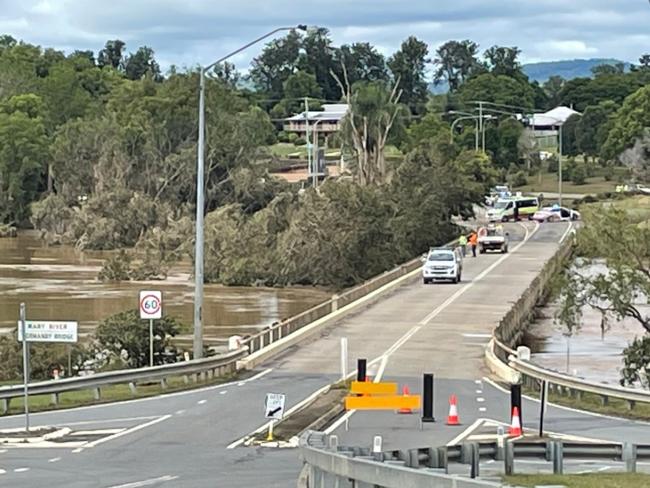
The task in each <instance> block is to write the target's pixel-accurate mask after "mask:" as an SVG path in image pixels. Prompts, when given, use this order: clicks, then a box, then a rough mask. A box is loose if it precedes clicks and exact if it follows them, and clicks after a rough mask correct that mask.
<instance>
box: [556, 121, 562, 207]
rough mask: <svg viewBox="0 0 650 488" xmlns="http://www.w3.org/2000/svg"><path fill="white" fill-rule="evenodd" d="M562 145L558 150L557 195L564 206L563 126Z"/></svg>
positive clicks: (560, 132) (560, 203)
mask: <svg viewBox="0 0 650 488" xmlns="http://www.w3.org/2000/svg"><path fill="white" fill-rule="evenodd" d="M559 134H560V144H559V146H560V147H559V149H558V164H557V171H558V177H557V193H558V198H557V201H558V203H559V205H560V207H561V206H562V124H560V130H559Z"/></svg>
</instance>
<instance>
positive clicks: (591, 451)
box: [337, 439, 650, 477]
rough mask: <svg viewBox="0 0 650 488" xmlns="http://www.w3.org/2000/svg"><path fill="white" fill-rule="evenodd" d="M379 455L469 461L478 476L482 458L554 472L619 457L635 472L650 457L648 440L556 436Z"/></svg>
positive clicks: (437, 463) (509, 469) (434, 462)
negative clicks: (535, 464) (544, 464)
mask: <svg viewBox="0 0 650 488" xmlns="http://www.w3.org/2000/svg"><path fill="white" fill-rule="evenodd" d="M337 449H339V450H340V451H344V452H346V451H354V450H353V449H351V448H349V447H345V446H338V447H337ZM357 452H359V451H357ZM379 457H380V458H381V459H382V460H383V461H384V462H396V461H399V462H403V463H404V466H407V467H410V468H415V469H438V470H440V471H441V472H444V473H447V472H448V469H449V464H450V463H459V464H468V465H470V472H469V473H468V474H469V476H470V477H478V476H479V474H480V473H479V468H480V461H481V460H493V461H502V462H503V472H504V473H505V474H508V475H511V474H514V467H515V464H514V462H515V461H516V460H517V459H519V460H524V459H535V460H544V461H548V462H549V463H552V465H553V472H554V473H555V474H562V472H563V471H564V460H565V459H567V460H589V461H592V460H594V461H618V462H623V463H625V470H626V471H627V472H635V471H636V464H637V461H648V460H650V444H643V445H636V444H630V443H623V444H620V443H586V442H564V441H561V440H555V439H545V440H537V441H525V440H514V441H505V442H499V441H489V442H464V443H462V444H457V445H453V446H441V447H425V448H416V449H408V450H392V451H384V452H382V453H380V456H379Z"/></svg>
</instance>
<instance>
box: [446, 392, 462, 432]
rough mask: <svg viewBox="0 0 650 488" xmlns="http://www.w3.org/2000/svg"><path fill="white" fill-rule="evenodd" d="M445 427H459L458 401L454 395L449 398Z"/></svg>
mask: <svg viewBox="0 0 650 488" xmlns="http://www.w3.org/2000/svg"><path fill="white" fill-rule="evenodd" d="M447 425H460V422H459V420H458V399H457V398H456V395H451V396H450V397H449V415H448V416H447Z"/></svg>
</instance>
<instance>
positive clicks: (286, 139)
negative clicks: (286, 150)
mask: <svg viewBox="0 0 650 488" xmlns="http://www.w3.org/2000/svg"><path fill="white" fill-rule="evenodd" d="M278 142H291V141H290V139H289V134H287V133H286V132H285V131H283V130H281V131H280V132H278Z"/></svg>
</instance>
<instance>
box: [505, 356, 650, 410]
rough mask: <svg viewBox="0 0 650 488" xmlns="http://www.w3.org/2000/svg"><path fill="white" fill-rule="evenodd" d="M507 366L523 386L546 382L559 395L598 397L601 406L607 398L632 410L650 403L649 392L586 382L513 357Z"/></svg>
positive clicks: (533, 385) (534, 385)
mask: <svg viewBox="0 0 650 488" xmlns="http://www.w3.org/2000/svg"><path fill="white" fill-rule="evenodd" d="M509 366H510V367H511V368H513V369H515V370H517V371H519V372H520V373H521V375H522V377H523V380H524V384H527V385H529V386H532V387H537V386H539V383H538V382H541V381H546V382H547V383H548V385H549V388H550V389H551V390H552V389H555V390H557V391H558V392H559V393H561V392H562V389H566V391H567V392H568V393H573V394H574V395H579V394H580V392H587V393H593V394H594V395H599V396H600V397H601V399H602V402H603V404H607V402H608V401H609V398H619V399H621V400H625V401H627V402H628V404H629V407H630V408H634V405H635V403H636V402H641V403H650V391H644V390H638V389H634V388H625V387H622V386H615V385H608V384H605V383H596V382H593V381H587V380H584V379H581V378H577V377H575V376H571V375H567V374H563V373H559V372H557V371H551V370H549V369H546V368H542V367H540V366H537V365H535V364H532V363H530V362H528V361H523V360H521V359H517V358H516V357H514V356H510V358H509Z"/></svg>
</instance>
